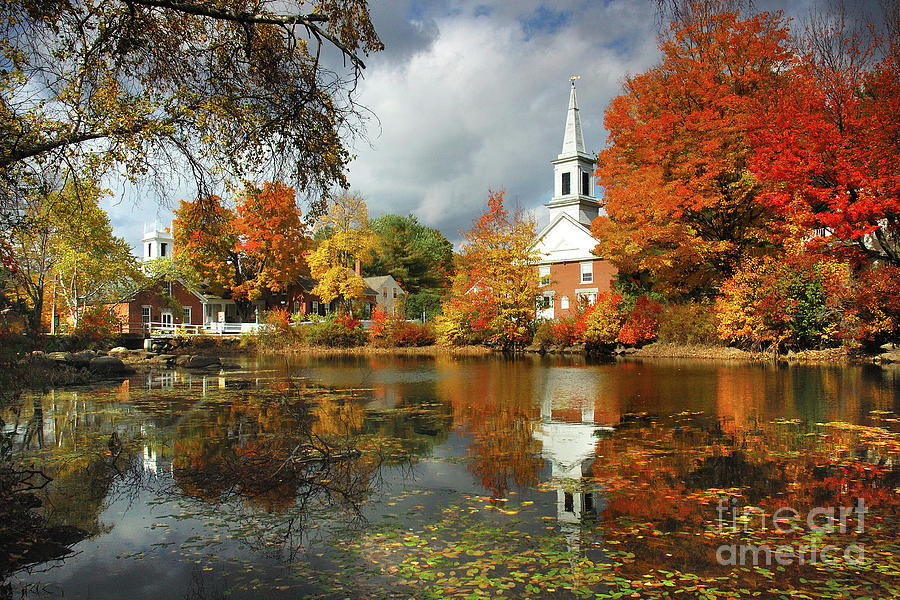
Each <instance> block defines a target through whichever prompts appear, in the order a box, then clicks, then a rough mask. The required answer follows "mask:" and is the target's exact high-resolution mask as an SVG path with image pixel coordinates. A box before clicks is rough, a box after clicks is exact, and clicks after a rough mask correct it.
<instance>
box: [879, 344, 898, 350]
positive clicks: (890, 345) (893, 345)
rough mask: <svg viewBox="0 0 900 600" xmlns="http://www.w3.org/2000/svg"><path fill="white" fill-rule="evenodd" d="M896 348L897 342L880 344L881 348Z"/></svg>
mask: <svg viewBox="0 0 900 600" xmlns="http://www.w3.org/2000/svg"><path fill="white" fill-rule="evenodd" d="M896 348H897V344H895V343H894V342H888V343H887V344H882V346H881V349H882V350H895V349H896Z"/></svg>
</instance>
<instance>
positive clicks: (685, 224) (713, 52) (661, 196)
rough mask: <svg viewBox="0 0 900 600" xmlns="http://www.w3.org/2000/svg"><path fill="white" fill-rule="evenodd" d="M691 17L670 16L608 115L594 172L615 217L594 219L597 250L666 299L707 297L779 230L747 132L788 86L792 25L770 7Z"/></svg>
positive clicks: (705, 12) (699, 13) (608, 209)
mask: <svg viewBox="0 0 900 600" xmlns="http://www.w3.org/2000/svg"><path fill="white" fill-rule="evenodd" d="M708 6H709V5H707V7H708ZM693 17H694V18H692V19H690V20H686V21H684V22H680V23H676V24H673V26H672V33H671V35H670V36H669V38H668V39H667V40H666V41H665V42H664V43H663V44H662V46H661V50H662V52H663V62H662V64H660V65H659V66H657V67H655V68H653V69H651V70H649V71H647V72H646V73H643V74H641V75H638V76H636V77H633V78H631V79H629V80H628V81H627V83H626V85H625V94H624V95H622V96H619V97H617V98H615V99H614V100H613V101H612V104H611V105H610V107H609V108H608V109H607V111H606V118H605V124H606V128H607V130H609V132H610V145H609V147H608V148H607V149H606V150H604V151H603V152H601V153H600V157H599V161H598V164H599V165H600V166H599V167H598V169H597V175H598V177H599V179H600V183H601V185H602V186H603V187H604V189H605V197H604V201H603V202H604V204H605V209H606V212H607V214H608V217H599V218H598V219H595V220H594V223H593V225H592V233H593V234H594V236H595V237H596V238H597V240H598V244H597V250H596V252H597V254H598V255H600V256H604V257H606V258H608V259H610V260H612V261H613V262H614V263H615V264H616V265H617V266H618V267H619V268H620V270H622V271H624V272H627V273H637V272H646V273H648V274H649V275H650V276H651V277H652V278H653V280H654V285H655V288H654V289H656V290H657V291H659V292H661V293H662V294H664V295H665V296H667V297H670V298H677V297H680V296H684V295H698V294H699V295H704V294H708V293H710V292H711V291H713V290H714V289H715V286H716V285H717V284H718V282H720V281H722V280H723V279H725V278H727V277H729V276H730V275H731V273H732V271H733V269H734V267H735V265H736V264H737V263H738V262H739V261H740V260H741V259H742V258H743V257H744V256H746V255H747V254H748V253H749V252H751V251H752V250H754V249H756V248H765V247H767V246H769V245H770V244H773V243H776V244H777V243H778V242H779V241H780V239H781V237H782V232H781V230H780V226H779V225H778V223H777V222H775V221H774V220H773V219H772V217H771V214H770V213H769V211H767V210H766V209H765V208H764V207H763V206H762V205H760V204H759V202H757V199H756V196H757V194H758V193H759V184H758V182H757V181H756V176H755V175H754V174H753V173H752V172H751V171H750V169H749V166H748V165H749V161H750V158H751V155H752V148H751V146H750V144H749V142H748V139H747V136H748V132H749V130H750V128H751V126H753V125H754V124H755V119H756V116H757V115H758V114H760V113H761V112H766V111H767V110H769V108H768V103H769V101H770V98H771V96H772V95H773V93H774V90H776V89H778V88H780V87H782V86H784V85H787V80H786V74H785V73H784V72H783V70H784V67H785V65H787V64H789V63H790V60H791V53H790V50H789V48H788V47H787V39H788V32H787V30H786V29H785V27H784V25H783V20H782V19H781V18H780V17H779V16H773V15H769V14H759V15H755V16H753V17H750V18H748V19H746V20H739V18H738V15H737V13H716V12H715V11H714V10H710V9H708V10H697V11H695V12H694V13H693Z"/></svg>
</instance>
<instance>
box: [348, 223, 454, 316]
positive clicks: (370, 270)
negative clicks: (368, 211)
mask: <svg viewBox="0 0 900 600" xmlns="http://www.w3.org/2000/svg"><path fill="white" fill-rule="evenodd" d="M371 227H372V230H373V231H374V232H375V247H374V248H373V250H372V252H371V259H370V260H369V261H367V262H366V263H365V264H364V265H363V274H364V275H366V276H375V275H392V276H393V277H394V279H396V280H397V282H398V283H400V285H401V286H402V287H403V290H404V291H405V292H406V294H405V296H404V299H403V303H404V309H405V311H406V315H407V317H410V318H414V317H419V316H421V315H422V313H423V312H424V313H425V314H426V315H434V314H436V313H437V312H439V311H440V304H441V300H442V298H443V297H444V296H445V295H446V290H447V288H448V287H449V285H450V278H451V277H452V274H453V244H451V243H450V242H449V241H448V240H447V238H445V237H444V236H443V235H442V234H441V232H439V231H438V230H437V229H431V228H429V227H425V226H424V225H422V224H420V223H419V221H418V219H417V218H416V217H415V216H413V215H412V214H410V215H407V216H405V217H402V216H399V215H383V216H381V217H379V218H377V219H375V220H374V221H372V224H371Z"/></svg>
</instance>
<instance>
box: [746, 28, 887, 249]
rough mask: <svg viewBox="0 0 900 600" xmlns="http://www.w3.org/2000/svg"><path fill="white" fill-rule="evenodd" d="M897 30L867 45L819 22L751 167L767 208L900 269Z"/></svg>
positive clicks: (767, 121) (768, 119)
mask: <svg viewBox="0 0 900 600" xmlns="http://www.w3.org/2000/svg"><path fill="white" fill-rule="evenodd" d="M893 17H894V19H897V18H898V14H894V15H893ZM898 24H900V23H895V25H898ZM892 31H893V32H895V34H894V35H891V33H890V32H892ZM896 31H897V30H896V28H891V27H888V28H887V32H888V37H887V39H886V41H884V40H879V39H874V38H872V39H864V38H863V37H862V36H861V35H854V34H853V33H852V32H853V28H852V27H850V26H849V25H848V24H846V23H844V22H843V21H842V20H841V21H838V22H826V21H825V20H822V21H817V20H813V21H812V23H811V25H810V27H809V29H808V30H807V32H806V35H805V38H804V42H805V43H804V45H805V51H806V54H805V56H804V61H803V62H804V64H803V68H802V69H801V70H798V71H797V74H796V75H797V76H796V77H794V79H793V83H792V85H791V86H787V87H784V88H782V89H780V90H778V93H777V95H776V97H775V100H776V102H775V106H774V110H771V111H767V112H765V113H761V114H760V119H759V123H758V126H757V128H756V129H755V134H754V144H755V145H756V146H757V152H756V155H755V157H754V160H753V163H752V167H753V169H754V171H755V173H756V174H757V177H758V178H759V180H761V181H762V182H763V183H764V185H765V189H764V191H763V192H762V193H761V194H759V198H760V200H761V201H762V202H763V203H765V204H766V205H767V206H769V207H771V208H773V209H774V210H776V211H777V212H779V213H780V214H781V215H783V216H784V217H786V218H787V219H790V220H791V221H792V222H793V223H794V224H796V225H797V226H798V227H799V228H800V229H802V230H803V231H805V232H810V231H811V232H814V233H815V235H816V236H817V237H818V239H817V240H816V241H817V242H819V243H820V244H824V245H825V246H826V247H828V249H829V250H832V251H835V250H846V249H848V248H849V249H852V250H853V252H852V254H854V255H855V256H856V257H857V258H861V259H863V260H865V261H868V262H875V261H886V262H888V263H891V264H893V265H895V266H900V68H898V67H900V38H898V36H897V35H896ZM878 55H881V56H882V58H881V59H880V60H875V57H876V56H878Z"/></svg>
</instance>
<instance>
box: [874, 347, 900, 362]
mask: <svg viewBox="0 0 900 600" xmlns="http://www.w3.org/2000/svg"><path fill="white" fill-rule="evenodd" d="M877 358H880V359H881V362H886V363H900V350H890V351H888V352H885V353H883V354H879V355H878V357H877Z"/></svg>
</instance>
